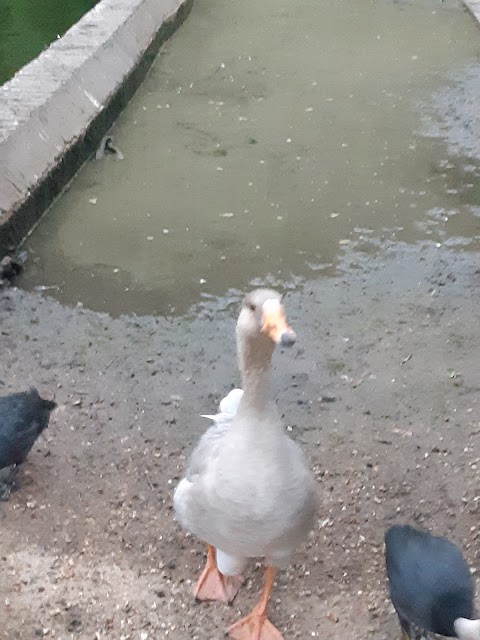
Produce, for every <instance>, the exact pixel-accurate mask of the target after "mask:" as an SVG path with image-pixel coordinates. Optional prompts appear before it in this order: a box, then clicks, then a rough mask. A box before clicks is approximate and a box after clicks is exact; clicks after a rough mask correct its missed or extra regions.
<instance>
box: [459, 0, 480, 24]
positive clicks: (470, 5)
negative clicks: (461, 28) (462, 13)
mask: <svg viewBox="0 0 480 640" xmlns="http://www.w3.org/2000/svg"><path fill="white" fill-rule="evenodd" d="M463 4H464V5H465V6H466V7H467V9H468V10H469V11H470V13H471V14H472V16H473V17H474V18H475V19H476V21H477V22H478V23H479V24H480V0H463Z"/></svg>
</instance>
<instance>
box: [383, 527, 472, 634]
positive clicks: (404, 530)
mask: <svg viewBox="0 0 480 640" xmlns="http://www.w3.org/2000/svg"><path fill="white" fill-rule="evenodd" d="M385 559H386V566H387V576H388V581H389V586H390V597H391V599H392V603H393V606H394V607H395V610H396V612H397V615H398V618H399V620H400V626H401V628H402V633H403V637H404V638H405V640H406V639H407V638H409V639H411V640H417V639H421V638H427V634H428V632H429V631H431V632H432V633H436V634H439V635H442V636H446V637H451V638H461V639H464V640H467V639H468V640H474V639H475V640H476V639H478V640H480V621H478V620H474V606H473V598H474V594H475V587H474V583H473V578H472V575H471V573H470V569H469V567H468V565H467V563H466V561H465V559H464V557H463V555H462V553H461V551H460V549H458V547H457V546H455V545H454V544H453V542H450V541H449V540H447V539H446V538H442V537H439V536H434V535H432V534H431V533H429V532H428V531H421V530H419V529H415V528H413V527H411V526H409V525H405V526H398V525H395V526H393V527H390V528H389V529H388V531H387V533H386V535H385Z"/></svg>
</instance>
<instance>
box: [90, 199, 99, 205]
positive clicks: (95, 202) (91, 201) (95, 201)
mask: <svg viewBox="0 0 480 640" xmlns="http://www.w3.org/2000/svg"><path fill="white" fill-rule="evenodd" d="M97 200H98V198H90V200H89V203H90V204H97Z"/></svg>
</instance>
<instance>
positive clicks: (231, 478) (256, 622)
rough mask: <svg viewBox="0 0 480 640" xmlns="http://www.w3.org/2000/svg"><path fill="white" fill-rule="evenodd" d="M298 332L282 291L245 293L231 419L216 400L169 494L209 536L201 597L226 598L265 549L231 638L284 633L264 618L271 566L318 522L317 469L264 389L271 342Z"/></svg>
mask: <svg viewBox="0 0 480 640" xmlns="http://www.w3.org/2000/svg"><path fill="white" fill-rule="evenodd" d="M295 339H296V336H295V333H294V332H293V331H292V329H290V327H289V326H288V325H287V323H286V319H285V312H284V309H283V306H282V304H281V297H280V295H279V294H278V293H276V292H275V291H271V290H269V289H257V290H255V291H253V292H252V293H250V294H249V295H247V296H246V297H245V299H244V301H243V305H242V309H241V312H240V316H239V318H238V323H237V348H238V361H239V368H240V372H241V375H242V386H243V389H244V393H243V395H242V394H241V393H239V391H240V390H236V392H237V395H236V396H235V395H234V397H233V399H234V401H233V403H229V402H227V405H228V404H230V408H232V407H233V411H232V410H230V411H229V412H227V414H228V416H229V417H228V418H227V419H222V420H220V419H219V415H225V412H223V413H222V409H220V414H219V415H218V414H217V416H209V417H212V418H213V419H214V420H215V424H214V425H213V426H212V427H211V428H210V429H208V430H207V431H206V433H205V434H204V435H203V436H202V438H201V439H200V442H199V443H198V445H197V448H196V449H195V451H194V453H193V455H192V458H191V460H190V463H189V466H188V469H187V472H186V475H185V477H184V478H183V479H182V480H181V482H180V483H179V485H178V487H177V489H176V491H175V496H174V505H175V512H176V515H177V517H178V519H179V520H180V522H181V523H182V525H183V526H184V527H185V529H187V530H188V531H190V532H192V533H194V534H195V535H196V536H198V537H199V538H201V539H202V540H204V541H205V542H207V544H208V556H207V563H206V566H205V569H204V571H203V573H202V574H201V576H200V578H199V580H198V582H197V584H196V587H195V591H194V593H195V596H196V597H197V599H199V600H220V601H221V602H225V603H228V602H231V601H232V600H233V598H234V597H235V595H236V593H237V591H238V589H239V587H240V585H241V582H242V579H241V576H240V574H241V572H242V571H243V570H244V568H245V566H246V564H247V562H248V559H249V558H254V557H264V558H265V563H266V571H265V584H264V589H263V592H262V595H261V597H260V600H259V602H258V604H257V605H256V606H255V607H254V608H253V610H252V612H251V613H250V614H249V615H248V616H246V617H245V618H242V619H241V620H239V621H238V622H237V623H235V624H234V625H232V626H231V627H230V629H229V635H230V637H231V638H234V639H235V640H282V635H281V633H280V632H279V631H278V629H276V628H275V627H274V626H273V624H272V623H271V622H270V621H269V620H268V618H267V605H268V600H269V597H270V592H271V590H272V586H273V583H274V580H275V575H276V573H277V570H278V569H279V568H284V567H285V566H286V565H287V564H288V563H289V560H290V557H291V555H292V553H293V552H294V551H295V548H296V547H297V546H298V545H299V543H301V542H302V541H303V540H304V539H305V537H306V536H307V534H308V531H309V530H310V529H311V528H312V527H313V524H314V518H315V512H316V507H317V500H316V492H315V488H314V480H313V477H312V475H311V473H310V472H309V469H308V465H307V462H306V460H305V457H304V455H303V453H302V451H301V449H300V448H299V447H298V445H297V444H295V443H294V442H293V441H292V440H291V439H290V438H289V437H288V436H287V435H286V433H285V432H284V430H283V427H282V423H281V421H280V417H279V415H278V412H277V409H276V407H275V404H274V403H273V402H272V400H271V395H270V369H271V358H272V354H273V351H274V349H275V345H276V344H281V345H282V346H289V345H291V344H293V343H294V342H295ZM227 398H228V396H227ZM231 399H232V398H231ZM239 399H240V402H239V404H238V400H239ZM224 400H226V399H224ZM237 404H238V410H236V405H237ZM235 410H236V413H235ZM232 414H234V415H233V418H232Z"/></svg>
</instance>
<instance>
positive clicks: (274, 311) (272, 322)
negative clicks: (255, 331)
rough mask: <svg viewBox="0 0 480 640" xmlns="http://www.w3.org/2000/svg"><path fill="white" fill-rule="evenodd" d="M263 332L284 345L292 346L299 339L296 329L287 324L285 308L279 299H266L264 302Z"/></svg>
mask: <svg viewBox="0 0 480 640" xmlns="http://www.w3.org/2000/svg"><path fill="white" fill-rule="evenodd" d="M262 333H264V334H266V335H267V336H268V337H269V338H271V339H272V340H273V341H274V342H275V343H276V344H281V345H282V346H283V347H290V346H292V344H294V343H295V340H296V339H297V336H296V334H295V331H293V329H291V327H289V325H288V324H287V320H286V317H285V310H284V308H283V305H282V304H281V303H280V302H279V301H278V300H266V302H264V303H263V308H262Z"/></svg>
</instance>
